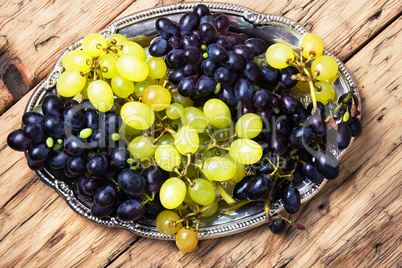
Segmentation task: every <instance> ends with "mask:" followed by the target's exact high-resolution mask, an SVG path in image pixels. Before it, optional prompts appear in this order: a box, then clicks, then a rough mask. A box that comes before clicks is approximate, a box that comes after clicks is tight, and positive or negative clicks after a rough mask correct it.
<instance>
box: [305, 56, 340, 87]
mask: <svg viewBox="0 0 402 268" xmlns="http://www.w3.org/2000/svg"><path fill="white" fill-rule="evenodd" d="M311 71H312V73H313V75H314V77H315V78H316V79H317V80H320V81H327V80H331V79H332V78H334V77H335V76H336V75H337V74H338V63H337V62H336V60H335V59H334V58H332V57H330V56H326V55H324V56H320V57H318V58H316V59H315V60H314V61H313V63H312V64H311Z"/></svg>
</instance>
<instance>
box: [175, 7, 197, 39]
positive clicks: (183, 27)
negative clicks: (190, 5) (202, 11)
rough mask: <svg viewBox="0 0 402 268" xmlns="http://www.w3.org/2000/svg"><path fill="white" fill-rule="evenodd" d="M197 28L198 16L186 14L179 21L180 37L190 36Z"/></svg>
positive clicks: (190, 13)
mask: <svg viewBox="0 0 402 268" xmlns="http://www.w3.org/2000/svg"><path fill="white" fill-rule="evenodd" d="M197 26H198V16H197V15H196V14H194V13H192V12H187V13H185V14H184V15H183V16H181V18H180V20H179V29H180V34H181V35H188V34H192V33H193V31H194V30H196V29H197Z"/></svg>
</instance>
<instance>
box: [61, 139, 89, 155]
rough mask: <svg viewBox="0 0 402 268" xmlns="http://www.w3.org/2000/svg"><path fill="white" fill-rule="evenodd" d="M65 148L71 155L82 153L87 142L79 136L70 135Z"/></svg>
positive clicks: (65, 142)
mask: <svg viewBox="0 0 402 268" xmlns="http://www.w3.org/2000/svg"><path fill="white" fill-rule="evenodd" d="M64 149H65V150H66V151H67V152H68V153H69V154H71V155H76V156H78V155H81V154H82V153H83V152H84V149H85V143H84V142H83V141H82V140H81V139H80V138H78V137H77V136H70V137H68V138H67V140H65V141H64Z"/></svg>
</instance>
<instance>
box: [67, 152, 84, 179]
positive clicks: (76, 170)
mask: <svg viewBox="0 0 402 268" xmlns="http://www.w3.org/2000/svg"><path fill="white" fill-rule="evenodd" d="M86 164H87V161H86V159H85V158H84V157H83V156H72V157H70V158H69V159H68V161H67V168H68V171H70V172H71V173H72V174H75V175H84V173H85V172H86V171H87V167H86Z"/></svg>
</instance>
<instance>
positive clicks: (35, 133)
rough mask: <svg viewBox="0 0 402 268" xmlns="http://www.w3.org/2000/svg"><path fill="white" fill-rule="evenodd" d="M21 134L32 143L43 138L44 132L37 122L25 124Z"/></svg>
mask: <svg viewBox="0 0 402 268" xmlns="http://www.w3.org/2000/svg"><path fill="white" fill-rule="evenodd" d="M22 134H23V135H24V137H25V138H26V139H27V140H28V141H29V142H30V143H32V144H36V143H40V142H42V141H43V139H44V138H45V133H44V132H43V129H42V127H41V126H40V125H39V124H26V125H25V126H24V127H23V129H22Z"/></svg>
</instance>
